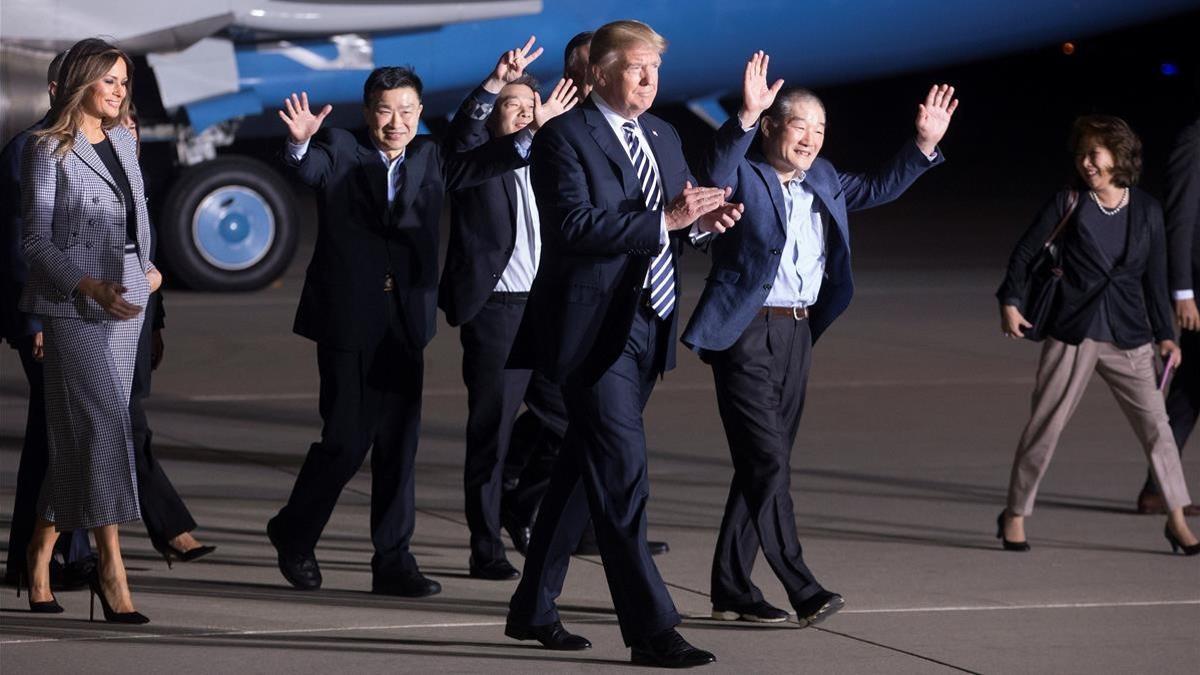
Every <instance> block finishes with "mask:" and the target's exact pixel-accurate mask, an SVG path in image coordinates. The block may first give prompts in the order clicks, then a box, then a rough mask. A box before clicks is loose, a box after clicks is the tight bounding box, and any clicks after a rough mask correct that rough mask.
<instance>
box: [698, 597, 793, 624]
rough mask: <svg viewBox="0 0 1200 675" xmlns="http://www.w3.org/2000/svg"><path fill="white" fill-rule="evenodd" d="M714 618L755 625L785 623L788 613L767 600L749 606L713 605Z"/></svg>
mask: <svg viewBox="0 0 1200 675" xmlns="http://www.w3.org/2000/svg"><path fill="white" fill-rule="evenodd" d="M712 618H714V619H718V620H720V621H753V622H754V623H783V622H784V621H787V619H788V613H787V612H785V611H784V610H782V609H779V608H778V607H775V606H774V605H772V604H771V603H769V602H767V601H766V600H759V601H758V602H752V603H750V604H747V605H713V611H712Z"/></svg>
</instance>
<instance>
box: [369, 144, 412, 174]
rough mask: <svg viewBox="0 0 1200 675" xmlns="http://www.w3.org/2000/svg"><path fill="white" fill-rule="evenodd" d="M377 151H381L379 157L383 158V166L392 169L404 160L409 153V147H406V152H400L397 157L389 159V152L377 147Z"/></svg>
mask: <svg viewBox="0 0 1200 675" xmlns="http://www.w3.org/2000/svg"><path fill="white" fill-rule="evenodd" d="M375 152H378V153H379V159H382V160H383V166H384V167H386V168H387V170H388V171H391V170H392V169H394V168H396V167H397V166H399V164H400V163H401V162H403V161H404V156H405V155H407V154H408V148H405V149H404V152H402V153H400V155H399V156H398V157H396V159H388V156H387V153H386V152H384V151H382V150H380V149H379V148H375Z"/></svg>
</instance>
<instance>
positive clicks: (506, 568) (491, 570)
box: [471, 558, 521, 581]
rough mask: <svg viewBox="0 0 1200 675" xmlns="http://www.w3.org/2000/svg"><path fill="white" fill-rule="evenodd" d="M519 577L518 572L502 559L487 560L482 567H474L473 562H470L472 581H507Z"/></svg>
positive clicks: (519, 573)
mask: <svg viewBox="0 0 1200 675" xmlns="http://www.w3.org/2000/svg"><path fill="white" fill-rule="evenodd" d="M520 576H521V572H520V570H518V569H517V568H515V567H513V566H512V564H511V563H509V562H508V561H507V560H505V559H504V558H500V559H499V560H489V561H487V562H485V563H483V564H482V565H476V564H475V561H474V560H471V578H472V579H487V580H489V581H508V580H509V579H516V578H518V577H520Z"/></svg>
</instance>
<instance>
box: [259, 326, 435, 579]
mask: <svg viewBox="0 0 1200 675" xmlns="http://www.w3.org/2000/svg"><path fill="white" fill-rule="evenodd" d="M317 369H318V371H319V372H320V376H321V392H320V411H321V420H322V421H323V422H324V426H323V427H322V429H321V440H320V442H318V443H313V444H312V446H311V447H310V448H309V450H308V456H307V457H305V459H304V465H303V466H302V467H301V468H300V475H298V476H297V477H296V484H295V485H294V486H293V487H292V494H291V496H290V497H289V498H288V502H287V504H286V505H285V506H284V507H283V509H281V510H280V511H279V514H278V515H277V516H275V518H274V520H273V528H274V529H275V530H276V532H278V533H279V538H280V540H281V541H280V542H279V543H280V545H281V546H282V547H283V548H284V549H285V550H286V551H288V552H293V553H311V552H312V551H313V549H314V548H315V547H316V545H317V540H319V539H320V538H321V532H322V531H323V530H324V529H325V525H326V523H328V522H329V517H330V516H331V515H332V514H333V508H334V506H335V505H336V504H337V500H338V497H339V496H340V495H341V493H342V489H343V488H344V487H345V486H346V483H347V482H349V481H350V479H351V478H352V477H353V476H354V474H355V473H357V472H358V469H359V467H361V466H362V463H363V460H364V459H365V458H366V455H367V451H368V450H371V542H372V544H374V547H375V555H374V556H373V557H372V558H371V572H372V574H373V575H374V577H375V579H376V580H377V581H385V580H387V579H389V578H394V577H396V576H401V575H404V574H407V573H411V572H415V571H417V562H416V560H415V559H414V558H413V556H412V554H411V553H409V550H408V547H409V542H410V541H411V540H412V534H413V525H414V522H415V513H414V509H415V506H414V501H413V489H414V484H413V474H414V463H415V461H416V454H417V438H418V436H419V434H420V429H421V383H422V381H423V379H424V369H425V364H424V359H423V354H422V350H420V349H413V348H412V347H410V346H409V343H408V341H407V340H405V339H402V338H400V337H398V333H397V332H396V331H395V329H393V331H392V332H391V333H390V334H389V335H388V336H387V337H386V338H385V339H383V340H382V341H381V342H380V344H379V345H378V346H377V347H376V348H375V349H371V350H367V351H342V350H337V349H332V348H330V347H327V346H324V345H321V344H318V345H317Z"/></svg>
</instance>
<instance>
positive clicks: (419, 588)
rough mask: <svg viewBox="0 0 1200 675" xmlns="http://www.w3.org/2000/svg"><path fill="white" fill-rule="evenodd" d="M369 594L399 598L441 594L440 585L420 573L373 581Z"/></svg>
mask: <svg viewBox="0 0 1200 675" xmlns="http://www.w3.org/2000/svg"><path fill="white" fill-rule="evenodd" d="M371 592H372V593H374V594H376V595H395V596H399V597H401V598H424V597H426V596H430V595H437V594H438V593H441V592H442V585H441V584H439V583H438V582H436V581H434V580H433V579H430V578H429V577H427V576H425V575H423V574H421V573H420V572H411V573H409V574H405V575H403V576H399V577H395V578H391V579H373V580H372V581H371Z"/></svg>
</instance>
